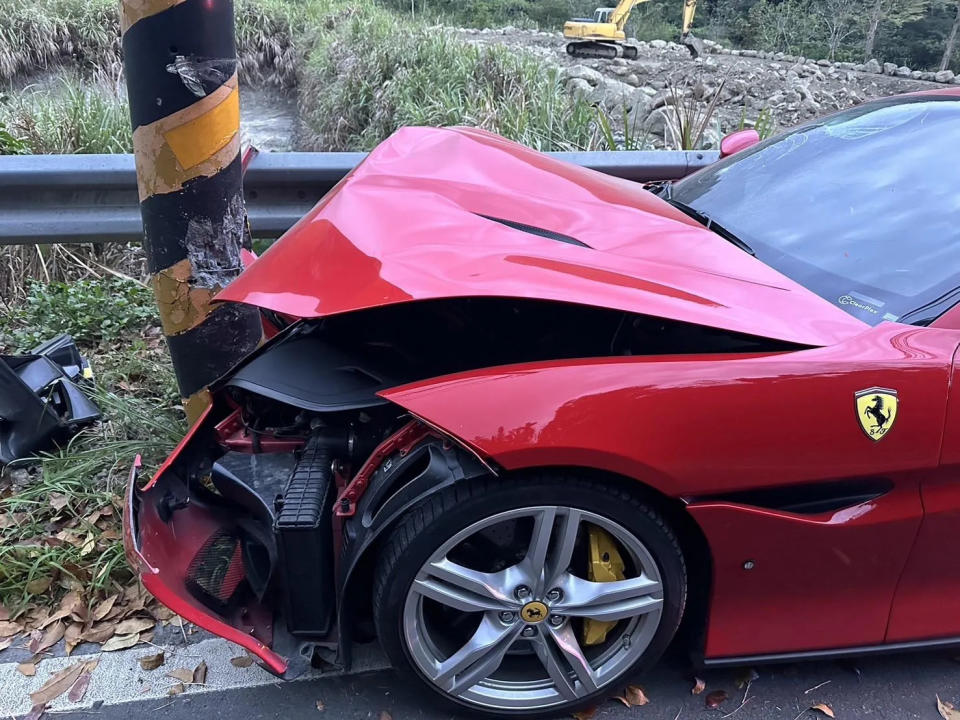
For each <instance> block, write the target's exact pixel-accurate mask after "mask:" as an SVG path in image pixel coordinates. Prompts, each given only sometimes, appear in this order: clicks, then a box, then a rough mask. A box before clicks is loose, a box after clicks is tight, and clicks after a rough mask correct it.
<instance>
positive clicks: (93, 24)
mask: <svg viewBox="0 0 960 720" xmlns="http://www.w3.org/2000/svg"><path fill="white" fill-rule="evenodd" d="M117 5H118V3H117V2H116V1H115V0H4V3H3V22H2V23H0V79H2V80H8V79H10V78H12V77H15V76H16V75H19V74H21V73H28V72H33V71H35V70H38V69H44V68H48V67H51V66H54V65H59V64H61V63H63V62H69V63H71V64H73V65H77V66H80V67H86V68H98V69H101V70H102V69H108V68H115V67H118V66H119V60H120V32H119V21H118V16H117Z"/></svg>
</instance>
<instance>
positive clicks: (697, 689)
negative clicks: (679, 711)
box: [690, 677, 707, 695]
mask: <svg viewBox="0 0 960 720" xmlns="http://www.w3.org/2000/svg"><path fill="white" fill-rule="evenodd" d="M706 689H707V684H706V683H705V682H704V681H703V680H701V679H700V678H698V677H695V678H694V679H693V687H692V688H690V694H691V695H699V694H700V693H702V692H703V691H704V690H706Z"/></svg>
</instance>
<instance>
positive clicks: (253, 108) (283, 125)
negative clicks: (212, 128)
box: [240, 87, 299, 152]
mask: <svg viewBox="0 0 960 720" xmlns="http://www.w3.org/2000/svg"><path fill="white" fill-rule="evenodd" d="M298 125H299V123H298V120H297V100H296V95H295V94H294V93H292V92H286V93H285V92H283V91H282V90H277V89H275V88H249V87H241V88H240V136H241V138H242V141H243V144H244V145H247V144H250V145H253V146H254V147H256V148H257V149H258V150H260V151H261V152H289V151H291V150H296V149H297V147H296V138H297V130H298Z"/></svg>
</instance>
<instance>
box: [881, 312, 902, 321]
mask: <svg viewBox="0 0 960 720" xmlns="http://www.w3.org/2000/svg"><path fill="white" fill-rule="evenodd" d="M899 317H900V316H899V315H894V314H893V313H884V314H883V319H884V320H889V321H890V322H896V321H897V318H899Z"/></svg>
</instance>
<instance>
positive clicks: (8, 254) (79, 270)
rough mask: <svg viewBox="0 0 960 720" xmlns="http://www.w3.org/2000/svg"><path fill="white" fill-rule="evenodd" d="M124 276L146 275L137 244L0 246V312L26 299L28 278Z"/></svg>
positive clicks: (67, 279)
mask: <svg viewBox="0 0 960 720" xmlns="http://www.w3.org/2000/svg"><path fill="white" fill-rule="evenodd" d="M117 275H120V276H126V277H130V278H133V279H136V280H144V279H145V278H146V266H145V261H144V256H143V250H142V248H141V247H140V246H139V245H136V244H133V245H124V244H123V243H104V244H100V245H94V244H83V245H12V246H6V247H4V248H2V250H0V298H2V300H0V313H2V312H3V311H4V309H5V308H6V309H9V308H10V307H11V306H12V305H16V304H18V303H20V302H22V301H23V300H25V299H26V296H27V292H28V288H29V284H30V282H31V281H40V282H45V283H51V282H72V281H76V280H89V279H100V278H105V277H110V276H117Z"/></svg>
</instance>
